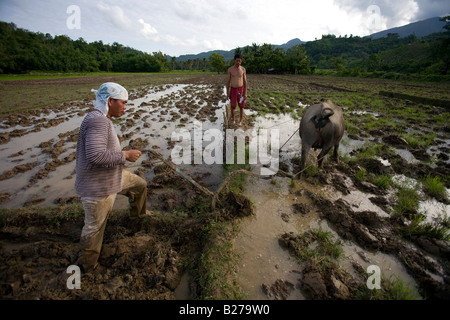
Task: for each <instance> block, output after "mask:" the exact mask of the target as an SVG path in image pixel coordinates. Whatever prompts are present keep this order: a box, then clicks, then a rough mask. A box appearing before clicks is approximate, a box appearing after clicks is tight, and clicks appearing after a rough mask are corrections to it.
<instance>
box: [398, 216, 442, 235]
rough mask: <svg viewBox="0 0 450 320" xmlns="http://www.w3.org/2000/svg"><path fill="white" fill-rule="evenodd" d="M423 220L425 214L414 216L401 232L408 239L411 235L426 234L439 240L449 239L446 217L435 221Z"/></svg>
mask: <svg viewBox="0 0 450 320" xmlns="http://www.w3.org/2000/svg"><path fill="white" fill-rule="evenodd" d="M424 220H425V216H419V215H416V216H414V217H413V218H412V220H411V223H410V224H409V225H406V226H404V227H403V228H402V229H401V231H400V232H401V234H402V235H403V236H404V237H405V238H408V239H410V238H411V237H413V236H428V237H430V238H434V239H439V240H445V241H449V240H450V233H449V230H450V229H449V219H448V217H446V218H443V219H441V220H437V221H436V222H435V223H427V222H425V221H424Z"/></svg>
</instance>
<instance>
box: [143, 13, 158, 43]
mask: <svg viewBox="0 0 450 320" xmlns="http://www.w3.org/2000/svg"><path fill="white" fill-rule="evenodd" d="M138 22H139V23H140V24H142V29H141V30H140V32H141V34H142V35H143V36H144V37H145V38H146V39H148V40H153V41H155V42H158V41H159V40H160V37H159V35H158V30H156V29H155V28H154V27H152V26H151V25H150V24H149V23H146V22H145V21H144V20H143V19H139V20H138Z"/></svg>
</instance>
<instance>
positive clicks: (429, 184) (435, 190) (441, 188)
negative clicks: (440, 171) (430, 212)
mask: <svg viewBox="0 0 450 320" xmlns="http://www.w3.org/2000/svg"><path fill="white" fill-rule="evenodd" d="M422 183H423V191H424V192H425V193H426V194H428V195H429V196H430V197H433V198H436V199H438V200H447V189H446V188H445V184H444V183H443V182H442V181H441V178H440V177H437V176H436V177H432V176H427V177H425V178H424V180H423V181H422Z"/></svg>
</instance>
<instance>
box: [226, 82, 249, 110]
mask: <svg viewBox="0 0 450 320" xmlns="http://www.w3.org/2000/svg"><path fill="white" fill-rule="evenodd" d="M230 99H231V109H232V110H234V109H236V105H237V104H239V108H241V109H244V108H245V105H246V104H245V88H244V87H239V88H231V91H230Z"/></svg>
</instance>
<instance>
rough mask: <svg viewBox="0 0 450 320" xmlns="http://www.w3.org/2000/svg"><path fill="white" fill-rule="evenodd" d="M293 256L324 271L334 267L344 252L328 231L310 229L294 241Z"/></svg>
mask: <svg viewBox="0 0 450 320" xmlns="http://www.w3.org/2000/svg"><path fill="white" fill-rule="evenodd" d="M293 249H294V255H295V256H296V257H297V259H299V260H300V261H313V262H314V263H315V264H316V265H317V266H319V268H320V269H322V270H326V269H327V268H328V267H330V265H335V264H336V263H335V260H337V259H339V258H340V257H341V256H342V255H343V253H344V250H343V249H342V246H341V242H340V240H339V239H334V237H333V235H332V234H331V233H330V232H328V231H323V230H322V229H321V228H319V229H311V230H309V231H308V232H305V233H303V234H300V235H298V236H297V237H296V239H295V244H294V247H293Z"/></svg>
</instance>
